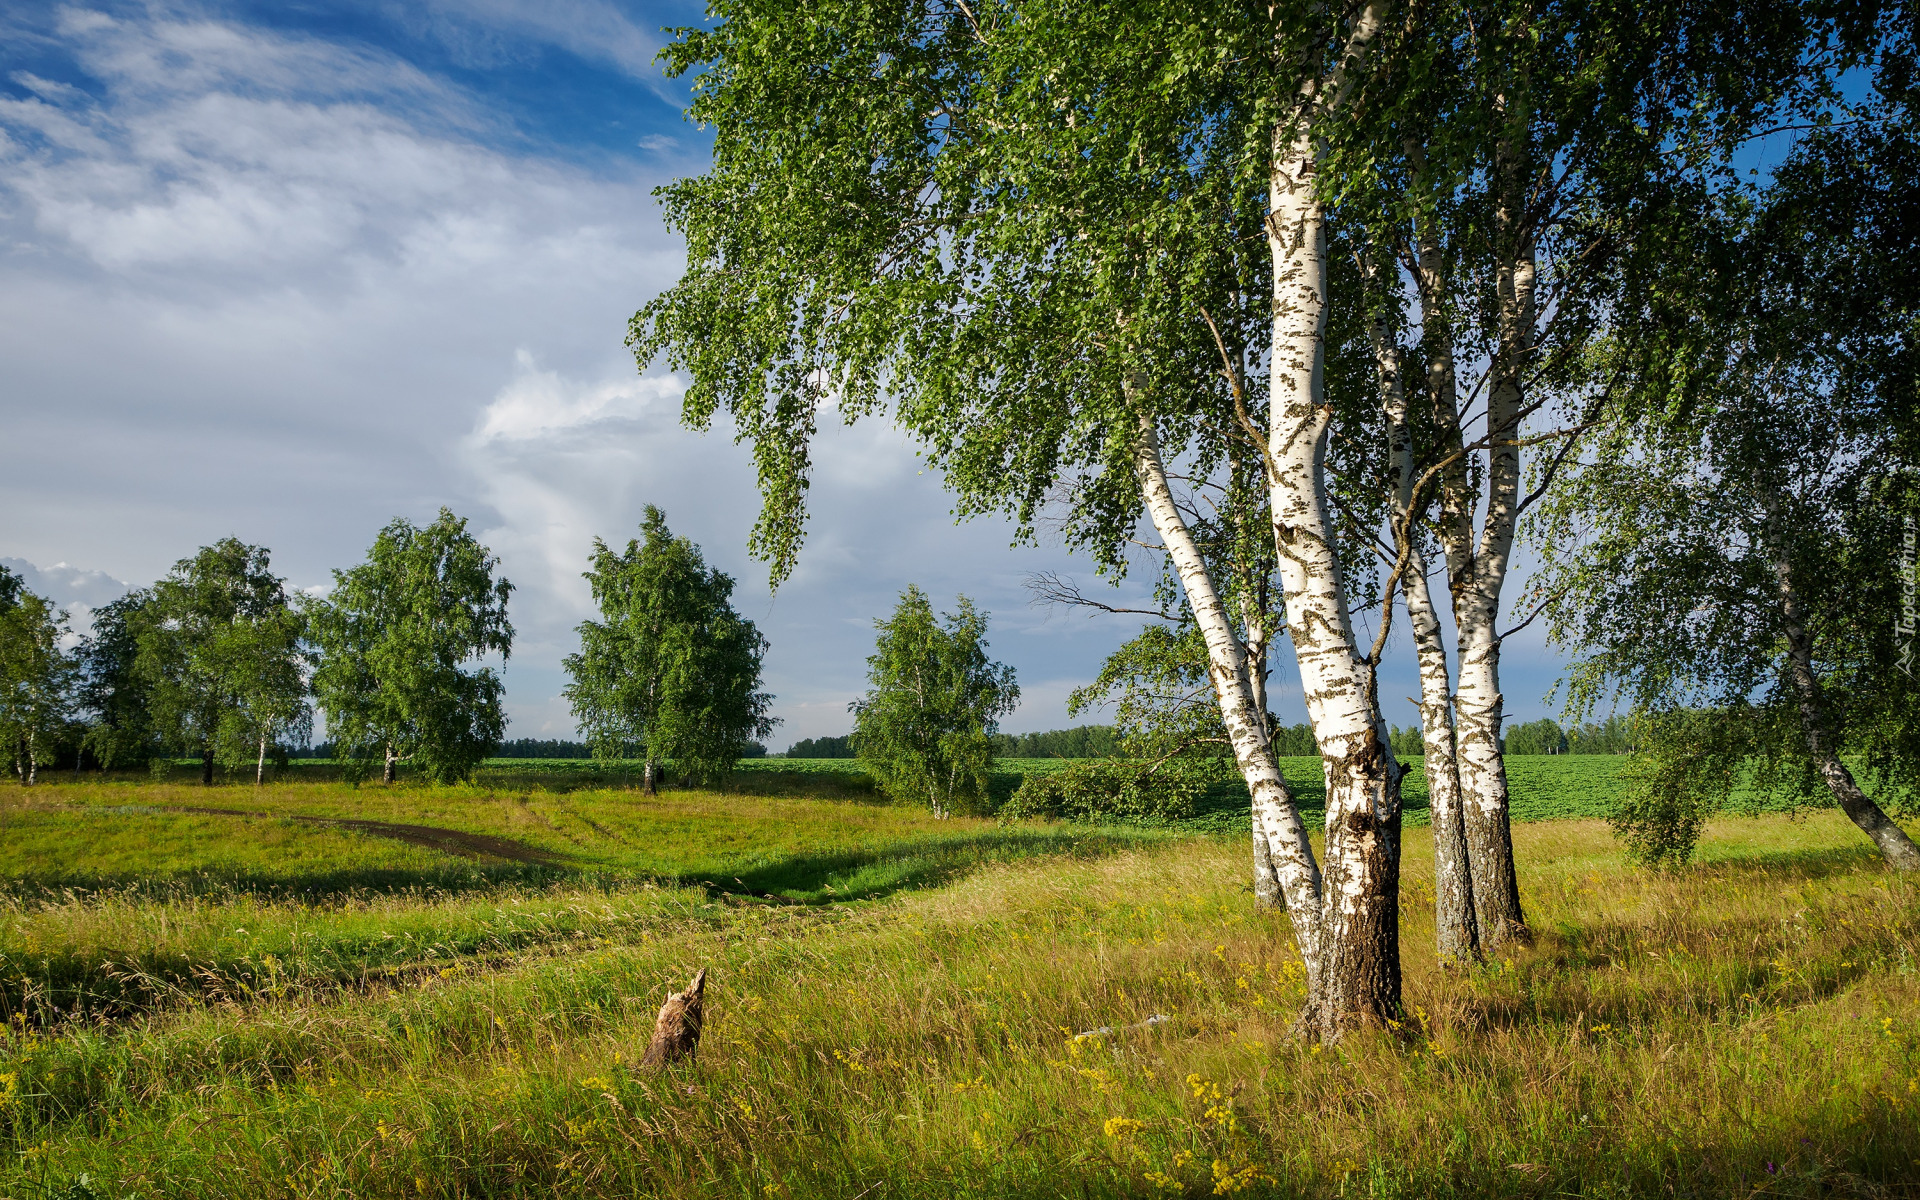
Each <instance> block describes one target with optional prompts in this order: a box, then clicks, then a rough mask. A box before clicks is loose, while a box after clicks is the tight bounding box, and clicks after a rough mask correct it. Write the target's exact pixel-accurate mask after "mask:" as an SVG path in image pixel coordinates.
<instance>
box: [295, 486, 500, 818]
mask: <svg viewBox="0 0 1920 1200" xmlns="http://www.w3.org/2000/svg"><path fill="white" fill-rule="evenodd" d="M499 565H500V561H499V559H497V558H495V557H494V556H493V554H492V553H491V552H490V551H489V550H488V549H487V548H486V547H485V546H483V545H481V544H480V542H479V540H478V539H477V538H475V537H474V536H473V535H472V534H471V533H468V532H467V522H466V519H465V518H463V517H457V516H455V515H454V514H453V512H452V511H451V510H449V509H445V508H443V509H441V510H440V515H439V516H438V517H437V518H436V519H435V520H434V521H433V523H432V524H430V525H427V526H425V527H424V528H422V527H416V526H415V525H414V524H413V523H412V522H410V521H408V520H406V519H405V518H403V517H401V518H395V519H394V520H393V521H392V522H391V523H390V524H388V525H387V527H386V528H385V529H382V530H381V531H380V534H379V536H378V537H376V538H375V539H374V543H373V546H372V548H371V549H369V550H368V552H367V561H366V562H364V563H362V564H360V565H359V566H357V567H353V568H351V569H349V570H346V571H335V572H334V573H333V580H334V587H333V591H332V593H331V594H330V595H328V596H327V597H326V598H324V599H317V600H313V601H311V602H309V603H308V605H307V610H306V611H307V619H308V628H309V637H310V638H311V641H312V643H313V647H314V650H313V661H314V671H313V689H314V694H315V697H316V698H317V700H318V701H319V705H320V708H321V709H322V711H323V712H324V713H325V714H326V718H327V736H328V737H329V738H330V739H332V741H333V744H334V753H335V755H336V756H338V757H339V758H341V759H342V760H344V761H345V762H346V763H347V764H348V765H349V767H350V769H352V770H354V771H356V772H358V771H365V770H368V769H370V767H371V764H372V763H374V762H376V761H377V762H379V763H380V765H381V777H382V779H383V780H384V781H385V782H387V783H392V782H394V780H395V778H396V768H397V767H398V766H399V764H400V763H402V762H405V761H409V760H412V761H416V762H418V763H419V764H420V765H421V766H422V767H423V768H424V769H425V771H426V773H427V774H428V775H429V776H430V777H431V778H433V779H435V780H436V781H438V782H441V783H451V782H454V781H456V780H459V779H464V778H466V777H468V776H469V775H471V774H472V773H473V770H474V768H475V767H477V766H479V765H480V763H481V762H482V761H484V760H485V759H486V757H487V755H489V754H491V753H492V752H493V749H494V747H495V746H497V745H499V743H500V739H501V737H502V736H503V735H504V734H505V733H506V715H505V713H504V712H503V711H502V709H501V694H502V691H503V687H502V684H501V682H500V676H499V675H498V674H497V673H496V672H495V671H494V670H493V668H491V667H480V668H478V669H472V670H470V669H467V667H466V664H468V663H470V662H472V661H473V660H475V659H478V658H481V657H483V656H485V655H488V654H495V653H497V654H499V655H500V656H501V658H502V659H505V658H506V656H507V655H508V654H509V653H511V652H512V649H513V623H512V622H511V621H509V620H508V618H507V601H508V599H509V598H510V597H511V596H512V595H513V584H512V583H510V582H509V581H507V580H505V579H496V578H495V577H494V572H495V571H496V570H497V569H498V567H499Z"/></svg>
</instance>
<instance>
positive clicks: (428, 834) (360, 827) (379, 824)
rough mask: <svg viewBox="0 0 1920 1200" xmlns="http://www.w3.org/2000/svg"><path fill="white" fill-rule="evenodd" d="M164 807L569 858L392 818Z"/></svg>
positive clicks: (462, 848) (480, 851)
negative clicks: (383, 819) (403, 823)
mask: <svg viewBox="0 0 1920 1200" xmlns="http://www.w3.org/2000/svg"><path fill="white" fill-rule="evenodd" d="M163 811H166V812H178V813H198V814H203V815H206V816H214V817H252V818H255V819H264V820H281V821H300V822H303V823H305V824H308V825H325V826H330V827H332V828H335V829H353V830H357V831H359V832H360V833H370V834H372V835H373V836H375V837H384V838H392V839H393V840H395V841H397V842H406V843H408V844H409V845H414V846H426V847H428V848H429V849H432V850H442V851H445V852H446V853H448V854H458V855H460V856H461V857H463V858H504V859H506V860H507V861H508V862H517V863H528V864H530V865H533V866H539V867H558V866H566V865H568V864H569V863H570V861H571V860H570V859H569V857H568V856H567V855H565V854H558V853H555V852H554V851H552V850H542V849H541V848H540V847H538V846H529V845H528V844H527V843H525V842H516V841H514V840H513V839H512V838H503V837H494V836H492V835H491V834H485V833H467V832H465V831H464V830H459V829H441V828H439V827H438V826H434V825H399V824H395V823H394V822H392V821H367V820H362V819H360V818H357V817H307V816H301V815H299V814H298V813H274V812H256V811H253V810H250V809H244V808H202V807H199V806H195V805H167V806H166V807H165V809H164V810H163Z"/></svg>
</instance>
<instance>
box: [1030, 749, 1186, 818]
mask: <svg viewBox="0 0 1920 1200" xmlns="http://www.w3.org/2000/svg"><path fill="white" fill-rule="evenodd" d="M1206 786H1207V781H1206V779H1204V778H1202V777H1201V776H1200V775H1199V774H1197V773H1195V772H1194V771H1193V770H1191V769H1187V768H1185V767H1184V766H1183V765H1181V764H1177V763H1167V762H1163V763H1144V762H1133V761H1129V760H1126V759H1114V758H1107V759H1094V760H1092V761H1089V762H1080V763H1075V764H1073V765H1072V766H1070V767H1067V768H1065V769H1063V770H1059V771H1055V772H1052V773H1051V774H1046V775H1029V776H1027V778H1026V779H1025V781H1024V782H1022V783H1021V784H1020V786H1019V788H1017V789H1016V790H1015V791H1014V793H1013V797H1012V798H1011V799H1009V800H1008V801H1007V803H1006V804H1005V805H1004V806H1003V807H1002V808H1001V809H1000V815H1001V816H1002V817H1003V818H1007V819H1012V818H1017V817H1055V818H1067V819H1070V820H1080V821H1084V820H1089V819H1093V818H1098V817H1150V818H1156V819H1159V820H1179V819H1180V818H1183V817H1190V816H1192V815H1193V812H1194V806H1195V803H1196V802H1197V801H1198V800H1199V798H1200V794H1201V793H1202V792H1203V791H1205V790H1206Z"/></svg>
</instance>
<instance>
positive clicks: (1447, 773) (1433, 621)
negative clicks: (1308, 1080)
mask: <svg viewBox="0 0 1920 1200" xmlns="http://www.w3.org/2000/svg"><path fill="white" fill-rule="evenodd" d="M1423 249H1424V247H1423ZM1423 257H1425V256H1424V254H1423ZM1368 274H1369V277H1370V278H1377V273H1376V272H1375V271H1374V269H1373V268H1372V266H1371V265H1369V267H1368ZM1421 290H1422V297H1423V308H1425V307H1428V306H1427V304H1426V303H1425V297H1426V295H1427V294H1428V293H1427V289H1426V288H1425V287H1424V286H1423V287H1422V289H1421ZM1384 311H1385V310H1384V308H1383V309H1382V312H1383V314H1384ZM1439 324H1440V329H1441V334H1442V336H1446V337H1450V334H1449V333H1447V331H1446V326H1445V323H1444V321H1442V322H1440V323H1439ZM1373 353H1374V363H1375V369H1376V371H1377V373H1378V375H1379V380H1380V396H1381V404H1382V407H1383V409H1384V411H1385V415H1386V423H1387V457H1388V462H1389V466H1390V467H1391V469H1392V470H1393V473H1394V476H1395V479H1396V485H1395V489H1394V503H1393V516H1394V550H1395V553H1396V555H1397V556H1399V557H1400V575H1399V585H1400V588H1401V591H1402V593H1403V594H1404V595H1405V597H1406V605H1407V623H1408V625H1409V626H1410V627H1411V628H1412V630H1413V643H1414V649H1415V653H1416V656H1417V659H1418V662H1419V666H1420V739H1421V749H1422V751H1423V756H1424V760H1425V766H1426V776H1427V801H1428V813H1429V816H1430V818H1431V820H1432V828H1433V868H1434V870H1433V874H1434V880H1433V905H1434V940H1435V944H1436V949H1437V951H1438V953H1439V956H1440V961H1441V963H1442V964H1443V965H1444V964H1447V963H1451V962H1472V961H1474V960H1476V959H1478V958H1479V956H1480V933H1479V926H1478V923H1477V922H1476V921H1475V919H1474V910H1473V891H1472V872H1471V870H1470V868H1469V866H1468V861H1469V856H1468V853H1467V841H1466V827H1465V824H1464V822H1463V820H1462V814H1461V811H1460V767H1459V762H1458V760H1457V759H1456V758H1455V756H1454V742H1453V689H1452V680H1451V677H1450V672H1449V670H1448V666H1447V646H1446V641H1445V639H1444V637H1443V636H1442V633H1441V628H1440V617H1439V614H1438V612H1437V611H1436V610H1435V608H1434V606H1433V593H1432V591H1431V589H1430V588H1429V587H1428V584H1427V557H1426V552H1425V550H1424V548H1423V547H1422V545H1421V533H1420V529H1419V524H1418V521H1417V518H1418V516H1419V514H1420V513H1421V512H1424V511H1425V509H1426V507H1427V502H1426V500H1425V498H1424V496H1416V495H1415V494H1414V489H1415V487H1416V485H1417V484H1418V483H1419V480H1418V479H1417V478H1416V475H1415V467H1416V465H1417V461H1416V455H1415V452H1414V446H1413V429H1412V423H1411V421H1410V420H1409V417H1408V405H1407V390H1406V378H1405V371H1404V359H1403V355H1402V353H1401V350H1400V347H1399V345H1398V344H1397V341H1396V340H1395V338H1394V337H1393V333H1392V330H1391V329H1389V328H1388V327H1387V324H1386V321H1385V318H1384V315H1383V316H1382V318H1381V320H1379V321H1377V322H1376V323H1375V325H1374V329H1373ZM1449 372H1450V368H1449Z"/></svg>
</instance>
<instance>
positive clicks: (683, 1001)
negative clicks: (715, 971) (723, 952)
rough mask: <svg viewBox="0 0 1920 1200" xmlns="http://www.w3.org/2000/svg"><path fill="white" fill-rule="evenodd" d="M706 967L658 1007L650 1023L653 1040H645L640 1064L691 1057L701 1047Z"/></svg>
mask: <svg viewBox="0 0 1920 1200" xmlns="http://www.w3.org/2000/svg"><path fill="white" fill-rule="evenodd" d="M706 990H707V969H706V968H705V967H701V968H700V969H699V970H698V971H696V972H694V975H693V982H692V983H689V984H688V985H687V990H686V991H684V992H675V993H674V994H673V995H671V996H668V997H667V1002H666V1003H665V1004H663V1005H661V1006H660V1015H659V1016H658V1017H657V1018H655V1019H654V1022H653V1040H652V1041H650V1042H648V1043H647V1053H646V1056H645V1057H643V1058H642V1059H641V1060H640V1065H641V1066H643V1067H664V1066H666V1065H667V1064H668V1063H675V1062H679V1061H680V1060H681V1059H683V1058H692V1057H693V1053H694V1051H695V1050H698V1049H699V1048H700V1006H701V1003H702V1001H703V1000H704V999H705V997H706Z"/></svg>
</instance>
